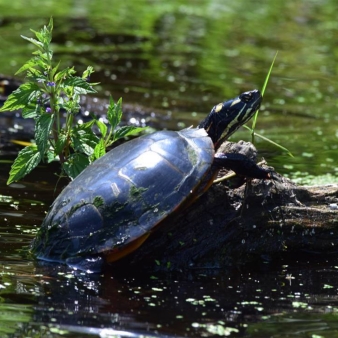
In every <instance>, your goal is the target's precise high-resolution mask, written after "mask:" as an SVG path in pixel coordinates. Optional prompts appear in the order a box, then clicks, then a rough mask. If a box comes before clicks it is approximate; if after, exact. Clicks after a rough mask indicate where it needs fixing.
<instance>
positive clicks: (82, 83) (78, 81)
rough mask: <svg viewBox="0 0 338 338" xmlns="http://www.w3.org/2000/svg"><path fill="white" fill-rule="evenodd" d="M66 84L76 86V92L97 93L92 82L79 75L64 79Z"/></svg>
mask: <svg viewBox="0 0 338 338" xmlns="http://www.w3.org/2000/svg"><path fill="white" fill-rule="evenodd" d="M64 86H71V87H74V93H75V94H88V93H96V90H95V89H94V88H93V87H92V86H91V84H90V83H88V82H87V81H86V80H84V79H82V78H81V77H78V76H74V77H71V78H68V79H66V80H65V81H64Z"/></svg>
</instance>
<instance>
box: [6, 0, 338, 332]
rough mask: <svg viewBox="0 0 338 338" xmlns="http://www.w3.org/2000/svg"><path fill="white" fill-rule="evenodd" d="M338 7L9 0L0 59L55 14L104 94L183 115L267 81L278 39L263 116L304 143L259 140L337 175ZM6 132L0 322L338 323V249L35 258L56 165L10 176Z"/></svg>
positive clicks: (63, 52) (259, 328)
mask: <svg viewBox="0 0 338 338" xmlns="http://www.w3.org/2000/svg"><path fill="white" fill-rule="evenodd" d="M337 7H338V6H337V4H336V2H335V1H333V0H331V1H291V0H290V1H275V2H268V1H261V2H256V1H236V2H232V1H231V2H230V1H207V0H206V1H170V2H168V3H165V2H162V1H137V0H134V1H128V2H125V3H124V2H116V1H100V2H89V1H83V2H79V1H73V2H66V1H58V2H51V1H43V2H42V1H30V2H21V1H16V2H12V3H11V2H8V1H2V0H0V42H1V47H2V48H1V52H0V73H3V74H7V75H13V74H14V73H15V71H16V70H17V69H18V68H19V67H20V66H21V65H22V63H23V62H24V61H26V60H28V59H29V58H30V53H31V49H29V47H28V45H27V43H26V42H25V41H23V40H22V39H20V34H23V35H29V34H30V33H29V29H30V28H33V29H36V30H37V29H39V28H40V27H41V25H43V24H46V23H47V22H48V18H49V16H51V15H53V17H54V25H55V33H54V41H55V52H56V53H55V55H56V57H57V58H61V59H62V61H63V64H64V65H75V66H76V68H77V69H78V70H79V71H81V70H83V69H84V68H85V67H86V66H87V65H92V66H94V68H95V70H96V73H95V75H94V76H93V79H92V80H93V81H99V82H101V84H100V87H99V96H102V97H106V96H107V95H109V94H112V95H113V96H114V98H116V99H117V98H118V97H120V96H122V97H123V100H124V102H125V103H126V104H132V105H133V106H135V104H137V105H139V106H141V107H142V109H141V110H142V111H146V112H147V115H146V116H143V117H142V118H144V119H145V123H146V124H150V125H152V124H153V123H154V126H156V127H158V128H168V129H179V128H183V127H184V126H189V125H191V124H194V125H196V124H197V123H198V121H199V120H200V119H201V118H203V116H205V113H206V112H208V111H209V110H210V108H211V107H212V106H213V105H214V104H216V103H218V102H220V101H222V100H225V99H227V98H231V97H233V96H235V95H237V94H238V93H239V92H242V91H245V90H249V89H252V88H257V87H258V88H261V86H262V84H263V82H264V78H265V75H266V73H267V71H268V69H269V67H270V64H271V61H272V59H273V56H274V54H275V52H276V50H278V51H279V54H278V57H277V61H276V64H275V67H274V69H273V73H272V76H271V79H270V83H269V85H268V88H267V92H266V95H265V98H264V105H263V107H262V110H261V116H260V117H259V121H258V129H257V132H258V133H261V134H263V135H264V136H266V137H269V138H271V139H272V140H273V141H275V142H279V143H281V144H282V145H283V146H284V147H287V148H288V149H289V150H290V151H291V152H292V153H293V154H294V158H290V157H288V156H287V155H286V153H284V152H283V151H281V150H280V149H278V148H276V147H274V146H272V145H270V144H269V143H266V142H263V141H259V140H258V143H257V147H258V149H259V151H260V156H264V157H265V158H266V159H267V160H268V162H269V164H271V165H273V166H275V168H276V169H277V170H278V171H279V172H281V173H284V174H287V175H289V176H291V177H293V178H294V179H301V180H302V181H303V182H304V181H305V182H308V181H311V182H312V183H313V182H330V183H335V182H337V172H338V170H337V166H336V163H337V160H338V155H337V137H338V128H337V126H338V123H337V120H338V118H337V114H336V110H337V94H336V93H337V89H338V88H337V86H338V85H337V83H338V82H337V66H336V65H337V57H338V53H337V46H336V41H337V38H338V26H337V21H336V13H337ZM132 118H133V116H129V115H128V120H129V122H133V120H131V119H132ZM159 121H160V122H159ZM0 124H2V126H3V125H6V127H8V128H11V129H10V132H11V133H12V136H13V138H15V136H16V135H17V131H18V130H20V128H21V127H22V125H23V121H21V120H20V119H17V120H13V119H11V118H7V119H6V120H5V119H1V117H0ZM25 128H27V127H26V126H24V128H23V129H25ZM234 139H245V140H248V139H249V134H248V133H247V132H246V131H240V132H238V133H237V134H236V136H235V138H234ZM1 140H2V138H1V135H0V228H1V230H0V262H1V267H2V269H0V275H1V278H0V297H1V298H0V300H1V302H0V336H1V337H82V336H85V337H91V336H92V337H119V336H123V337H129V336H137V337H142V336H144V337H147V336H149V337H150V336H188V337H196V336H203V337H208V336H231V337H236V336H240V337H294V336H298V337H311V338H315V337H336V336H338V331H337V313H338V312H337V311H338V310H337V288H338V280H337V277H338V274H337V269H338V261H337V259H336V257H335V256H329V257H314V256H308V255H304V254H303V255H302V256H297V257H295V256H293V257H281V258H280V260H278V261H273V262H267V261H265V260H263V259H262V261H261V262H258V263H257V264H255V265H253V266H250V267H242V268H241V269H235V270H230V271H203V272H195V271H187V272H184V273H181V274H180V273H176V274H169V275H166V276H158V275H154V276H148V275H145V276H140V275H137V276H133V275H132V274H131V276H117V275H116V273H114V272H111V273H106V274H104V275H102V276H94V275H87V274H85V273H80V272H77V271H74V270H71V269H69V268H67V267H64V266H59V265H54V266H52V267H51V266H44V265H43V264H41V263H39V262H35V261H33V260H32V259H31V258H30V257H29V256H27V251H26V250H25V248H26V247H27V246H28V245H29V243H30V241H31V239H32V238H33V237H34V234H35V231H36V229H37V228H38V226H39V225H40V224H41V222H42V220H43V217H44V215H45V211H46V210H47V209H48V207H49V205H50V204H51V203H52V201H53V199H54V198H55V196H56V195H57V193H58V192H59V191H60V189H61V187H62V183H61V184H59V185H58V188H57V189H56V190H55V191H54V188H55V185H56V181H57V178H56V176H54V175H53V173H54V172H57V170H58V167H57V166H56V165H55V166H48V167H47V166H40V167H39V168H38V169H37V171H35V172H33V173H32V174H30V175H29V176H27V178H26V179H25V180H23V181H22V182H18V183H17V184H15V185H12V186H10V187H8V186H6V180H7V174H8V171H9V168H10V165H11V163H12V160H13V158H14V157H15V153H16V152H17V151H18V150H19V149H20V148H13V147H7V146H6V147H5V145H4V144H3V143H2V141H1Z"/></svg>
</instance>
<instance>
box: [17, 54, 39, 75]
mask: <svg viewBox="0 0 338 338" xmlns="http://www.w3.org/2000/svg"><path fill="white" fill-rule="evenodd" d="M38 64H39V62H38V60H37V58H36V57H34V58H32V59H30V60H28V61H27V62H26V63H25V64H24V65H23V66H22V67H21V68H20V69H19V70H18V71H17V72H16V73H15V75H17V74H20V73H22V72H24V71H25V70H27V69H31V68H33V67H35V66H37V65H38Z"/></svg>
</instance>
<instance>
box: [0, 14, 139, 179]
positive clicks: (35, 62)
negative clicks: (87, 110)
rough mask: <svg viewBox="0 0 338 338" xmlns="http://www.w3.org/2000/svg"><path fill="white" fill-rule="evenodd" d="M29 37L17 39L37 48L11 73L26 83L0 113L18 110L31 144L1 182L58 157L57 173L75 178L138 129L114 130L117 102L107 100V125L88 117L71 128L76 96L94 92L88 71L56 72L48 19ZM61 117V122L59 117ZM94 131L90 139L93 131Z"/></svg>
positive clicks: (118, 109)
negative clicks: (28, 122) (27, 122)
mask: <svg viewBox="0 0 338 338" xmlns="http://www.w3.org/2000/svg"><path fill="white" fill-rule="evenodd" d="M31 31H32V32H33V33H34V34H35V36H36V39H34V38H29V37H26V36H22V38H23V39H25V40H27V41H29V42H31V43H32V44H34V45H35V47H36V48H37V49H36V50H35V51H34V52H33V57H32V58H31V59H30V60H28V61H27V62H26V63H25V64H24V65H23V66H22V67H21V68H20V69H19V70H18V71H17V72H16V74H19V73H21V72H26V80H27V82H25V83H23V84H22V85H21V86H20V87H19V88H18V89H17V90H15V91H14V92H13V93H12V94H11V95H9V97H8V99H7V100H6V102H5V104H4V105H3V107H1V109H0V112H1V111H12V110H17V109H22V116H23V118H33V119H34V120H35V136H34V137H35V144H32V145H29V146H27V147H25V148H24V149H22V150H21V151H20V152H19V154H18V156H17V158H16V159H15V161H14V163H13V165H12V167H11V170H10V174H9V179H8V181H7V184H10V183H12V182H15V181H18V180H20V179H21V178H22V177H24V176H25V175H27V174H28V173H30V172H31V171H32V170H33V169H34V168H35V167H36V166H37V165H38V164H39V163H40V162H41V161H45V160H47V161H48V162H51V161H53V160H55V159H59V160H60V163H61V165H62V171H63V172H64V173H65V174H66V175H68V176H69V177H70V178H72V179H73V178H74V177H76V176H77V175H78V174H79V173H80V172H81V171H82V170H83V169H84V168H85V167H86V166H88V165H89V164H90V163H91V162H93V161H95V160H96V159H97V158H99V157H101V156H102V155H104V154H105V152H106V148H107V147H108V146H110V145H111V144H112V143H113V142H115V141H116V140H118V139H120V138H122V137H125V136H128V135H132V134H136V133H139V132H140V131H141V130H143V128H138V127H134V126H124V127H120V128H118V124H119V123H120V120H121V116H122V99H120V100H119V101H118V102H117V103H115V102H114V101H113V99H112V98H111V99H110V105H109V108H108V112H107V119H108V121H109V124H108V125H106V124H104V123H102V122H101V121H99V120H97V119H95V118H93V119H92V120H91V121H89V122H87V123H83V124H81V125H80V124H77V123H75V121H74V116H75V115H76V114H77V113H78V112H79V109H80V104H79V102H80V95H86V94H88V93H96V91H95V89H94V88H93V87H94V86H95V85H96V83H90V82H89V79H90V76H91V74H92V73H93V72H94V70H93V68H92V67H90V66H89V67H87V69H86V70H85V71H84V72H83V74H82V76H76V75H75V74H76V72H75V70H74V67H67V68H65V69H62V70H59V66H60V62H58V63H56V64H55V63H54V61H53V50H52V49H51V41H52V31H53V19H52V18H51V19H50V21H49V24H48V26H44V27H43V28H42V29H41V30H40V32H36V31H34V30H31ZM63 115H65V117H64V122H62V121H61V117H62V116H63ZM94 126H96V127H97V128H98V129H99V130H100V136H98V135H96V133H95V132H94V131H93V127H94Z"/></svg>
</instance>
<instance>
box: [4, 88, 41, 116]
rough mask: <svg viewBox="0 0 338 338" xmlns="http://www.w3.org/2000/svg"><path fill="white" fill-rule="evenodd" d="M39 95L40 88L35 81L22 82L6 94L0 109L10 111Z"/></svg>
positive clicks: (22, 106) (23, 105)
mask: <svg viewBox="0 0 338 338" xmlns="http://www.w3.org/2000/svg"><path fill="white" fill-rule="evenodd" d="M39 95H40V88H39V86H38V85H37V84H35V83H31V82H28V83H24V84H22V85H21V86H20V87H19V88H18V89H17V90H15V91H14V92H13V93H12V94H11V95H9V96H8V98H7V100H6V101H5V103H4V105H3V106H2V107H1V108H0V112H1V111H12V110H16V109H20V108H24V107H25V106H26V105H27V104H28V103H29V102H32V101H34V100H36V99H37V98H38V97H39Z"/></svg>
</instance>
